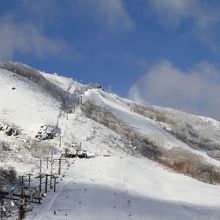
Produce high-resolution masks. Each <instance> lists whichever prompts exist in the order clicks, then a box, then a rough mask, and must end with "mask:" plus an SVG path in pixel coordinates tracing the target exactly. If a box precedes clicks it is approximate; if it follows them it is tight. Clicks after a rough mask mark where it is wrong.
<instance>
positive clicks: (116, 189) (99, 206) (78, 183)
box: [27, 146, 220, 220]
mask: <svg viewBox="0 0 220 220" xmlns="http://www.w3.org/2000/svg"><path fill="white" fill-rule="evenodd" d="M96 147H97V146H96ZM71 160H72V161H73V160H74V159H69V161H71ZM219 198H220V187H219V186H212V185H208V184H204V183H201V182H199V181H196V180H194V179H191V178H189V177H186V176H183V175H179V174H175V173H172V172H170V171H168V170H166V169H164V168H162V167H161V166H159V165H158V164H156V163H154V162H152V161H149V160H147V159H143V158H136V157H132V156H128V155H127V154H124V153H123V152H120V154H119V152H117V151H112V153H111V157H103V156H99V157H96V158H92V159H76V160H75V161H74V164H71V167H70V168H69V170H66V173H65V178H63V181H62V182H61V183H60V184H59V187H58V192H57V193H56V194H54V193H52V192H49V193H48V195H47V197H46V199H45V201H44V202H43V204H42V205H41V206H37V207H35V208H34V211H33V212H32V213H30V214H29V215H28V217H27V219H30V220H31V219H33V220H44V219H48V220H49V219H53V220H58V219H74V220H99V219H100V220H114V219H115V220H116V219H121V220H127V219H136V220H162V219H164V220H165V219H166V220H177V219H178V220H187V219H193V220H194V219H195V220H207V219H210V220H218V219H219V218H220V203H219V200H220V199H219ZM54 211H55V212H56V215H54Z"/></svg>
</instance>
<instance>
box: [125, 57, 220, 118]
mask: <svg viewBox="0 0 220 220" xmlns="http://www.w3.org/2000/svg"><path fill="white" fill-rule="evenodd" d="M219 73H220V72H219V71H218V68H217V67H216V66H214V65H212V64H209V63H207V62H203V63H200V64H198V65H196V66H195V67H193V68H192V69H191V70H189V71H182V70H180V69H178V68H176V67H174V66H173V65H172V64H171V63H170V62H168V61H162V62H160V63H158V64H157V65H155V66H153V67H152V68H151V69H150V70H149V72H148V73H146V74H145V75H144V76H143V77H141V78H140V79H139V80H138V81H137V82H136V83H135V84H134V85H133V86H132V88H131V89H130V91H129V97H130V98H131V99H133V100H135V101H138V102H141V103H146V102H150V103H152V104H156V105H161V106H166V107H172V108H178V109H183V110H187V111H193V112H198V113H201V114H205V115H209V116H212V117H214V118H217V119H220V112H219V109H220V99H219V94H220V74H219Z"/></svg>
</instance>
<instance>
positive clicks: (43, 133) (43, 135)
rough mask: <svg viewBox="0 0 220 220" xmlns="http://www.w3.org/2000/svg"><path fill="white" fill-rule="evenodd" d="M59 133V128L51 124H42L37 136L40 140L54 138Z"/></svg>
mask: <svg viewBox="0 0 220 220" xmlns="http://www.w3.org/2000/svg"><path fill="white" fill-rule="evenodd" d="M57 133H58V128H56V127H54V126H50V125H42V126H41V127H40V131H38V132H37V135H36V136H35V138H37V139H39V140H48V139H53V138H54V137H55V136H56V134H57Z"/></svg>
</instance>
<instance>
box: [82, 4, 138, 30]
mask: <svg viewBox="0 0 220 220" xmlns="http://www.w3.org/2000/svg"><path fill="white" fill-rule="evenodd" d="M79 2H80V3H81V4H82V5H83V6H84V7H87V9H88V10H89V13H90V14H92V15H93V17H94V15H95V17H94V18H95V19H96V20H97V21H98V22H101V23H104V24H105V25H107V27H109V28H111V29H121V30H128V31H129V30H132V29H133V28H134V22H133V21H132V19H131V18H130V17H129V15H128V13H127V10H126V7H125V4H124V3H123V1H122V0H79Z"/></svg>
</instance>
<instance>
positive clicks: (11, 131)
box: [0, 123, 19, 136]
mask: <svg viewBox="0 0 220 220" xmlns="http://www.w3.org/2000/svg"><path fill="white" fill-rule="evenodd" d="M0 131H4V132H5V134H6V135H7V136H17V135H18V134H19V130H18V128H17V127H16V126H14V125H9V124H7V123H2V124H0Z"/></svg>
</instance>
